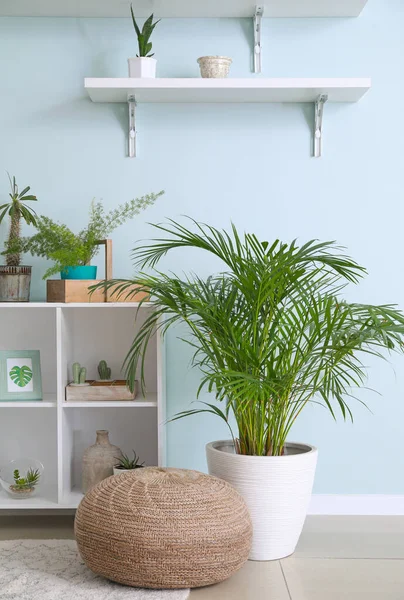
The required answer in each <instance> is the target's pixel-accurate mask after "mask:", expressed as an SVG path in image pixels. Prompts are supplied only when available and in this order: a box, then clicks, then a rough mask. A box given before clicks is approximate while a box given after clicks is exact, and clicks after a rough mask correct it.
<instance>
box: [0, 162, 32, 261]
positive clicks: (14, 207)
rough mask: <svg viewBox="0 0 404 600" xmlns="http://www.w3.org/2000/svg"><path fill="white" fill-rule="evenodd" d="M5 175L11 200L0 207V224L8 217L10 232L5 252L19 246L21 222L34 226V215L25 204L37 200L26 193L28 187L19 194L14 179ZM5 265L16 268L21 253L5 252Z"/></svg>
mask: <svg viewBox="0 0 404 600" xmlns="http://www.w3.org/2000/svg"><path fill="white" fill-rule="evenodd" d="M7 175H8V179H9V181H10V187H11V193H10V194H9V196H10V199H11V200H10V202H6V203H5V204H2V205H1V206H0V223H2V221H3V219H4V218H5V216H6V215H8V216H9V217H10V230H9V234H8V239H7V241H6V243H5V248H6V251H7V250H8V249H9V248H13V247H15V246H16V245H17V246H18V244H19V240H20V235H21V220H23V221H25V223H27V225H36V213H35V211H34V209H33V208H31V207H30V206H29V205H27V204H26V202H36V200H37V197H36V196H33V195H32V194H29V193H28V192H29V191H30V189H31V188H30V187H29V186H27V187H25V188H24V189H23V190H22V191H21V192H20V190H19V189H18V185H17V182H16V180H15V177H13V178H12V179H11V177H10V175H9V174H8V173H7ZM3 254H4V253H3ZM6 263H7V266H8V267H18V266H19V265H20V264H21V253H20V252H18V251H16V252H7V254H6Z"/></svg>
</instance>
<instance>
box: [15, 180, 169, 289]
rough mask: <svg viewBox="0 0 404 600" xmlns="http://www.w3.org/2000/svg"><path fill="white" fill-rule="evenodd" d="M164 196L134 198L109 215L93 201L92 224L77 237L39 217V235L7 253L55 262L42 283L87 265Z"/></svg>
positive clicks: (16, 243) (16, 242) (18, 243)
mask: <svg viewBox="0 0 404 600" xmlns="http://www.w3.org/2000/svg"><path fill="white" fill-rule="evenodd" d="M163 193H164V192H163V191H161V192H159V193H158V194H148V195H146V196H143V197H141V198H135V199H134V200H130V201H129V202H125V203H124V204H121V205H119V206H117V208H114V209H113V210H111V211H109V212H107V213H106V212H105V209H104V207H103V205H102V203H101V202H95V201H93V202H92V203H91V206H90V215H89V216H90V218H89V224H88V226H87V227H86V228H84V229H82V230H81V231H79V233H77V234H76V233H73V231H71V229H69V227H67V225H62V224H61V223H57V222H56V221H53V220H52V219H50V218H49V217H45V216H39V217H37V218H36V222H35V226H36V228H37V233H36V234H35V235H33V236H32V237H25V238H20V239H18V240H14V243H13V244H10V245H9V247H8V249H7V250H6V251H5V253H6V254H7V253H13V252H16V251H18V252H28V253H30V254H32V255H33V256H40V257H43V258H47V259H48V260H52V261H53V262H54V265H53V266H52V267H50V268H49V269H48V270H47V271H46V273H45V274H44V276H43V279H48V278H49V277H51V276H52V275H55V274H56V273H59V272H64V271H66V269H67V267H73V266H79V265H87V264H89V263H90V261H91V259H92V258H93V257H94V256H95V255H96V254H97V253H98V252H99V249H100V248H99V245H98V244H99V241H100V240H101V239H103V238H106V237H108V236H109V235H110V234H111V233H112V231H114V230H115V229H116V228H117V227H119V226H120V225H122V224H123V223H125V222H126V221H128V220H129V219H133V218H134V217H135V216H136V215H138V214H139V213H140V212H141V211H142V210H145V209H146V208H148V207H149V206H151V205H152V204H154V202H155V201H156V200H157V198H158V197H159V196H161V195H162V194H163Z"/></svg>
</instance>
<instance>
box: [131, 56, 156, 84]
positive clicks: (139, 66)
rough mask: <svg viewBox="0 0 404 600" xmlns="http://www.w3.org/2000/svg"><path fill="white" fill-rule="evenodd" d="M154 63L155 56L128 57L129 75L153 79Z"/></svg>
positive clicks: (154, 74) (154, 75) (154, 72)
mask: <svg viewBox="0 0 404 600" xmlns="http://www.w3.org/2000/svg"><path fill="white" fill-rule="evenodd" d="M156 64H157V60H156V59H155V58H148V57H147V56H136V57H135V58H128V68H129V77H143V78H146V79H153V78H154V77H156Z"/></svg>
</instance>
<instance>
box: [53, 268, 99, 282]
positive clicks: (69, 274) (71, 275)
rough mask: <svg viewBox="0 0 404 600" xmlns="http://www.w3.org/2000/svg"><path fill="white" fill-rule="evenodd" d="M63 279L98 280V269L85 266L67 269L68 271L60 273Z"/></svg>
mask: <svg viewBox="0 0 404 600" xmlns="http://www.w3.org/2000/svg"><path fill="white" fill-rule="evenodd" d="M60 277H61V279H97V267H93V266H92V265H83V266H78V267H67V269H66V271H62V272H61V273H60Z"/></svg>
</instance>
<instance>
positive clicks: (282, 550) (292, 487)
mask: <svg viewBox="0 0 404 600" xmlns="http://www.w3.org/2000/svg"><path fill="white" fill-rule="evenodd" d="M317 454H318V452H317V449H316V448H314V447H313V446H309V445H308V444H293V443H287V444H286V454H285V455H284V456H244V455H241V454H235V452H234V445H233V442H232V441H231V440H224V441H219V442H212V443H210V444H208V445H207V446H206V455H207V459H208V468H209V473H210V474H211V475H214V476H215V477H219V478H220V479H224V480H225V481H227V482H228V483H230V484H231V485H232V486H233V487H234V488H236V490H237V491H238V492H239V494H241V496H242V497H243V498H244V500H245V501H246V504H247V506H248V508H249V511H250V515H251V520H252V524H253V543H252V548H251V553H250V556H249V558H250V560H278V559H280V558H284V557H285V556H289V555H290V554H293V552H294V551H295V548H296V544H297V542H298V540H299V537H300V534H301V532H302V529H303V525H304V521H305V518H306V514H307V510H308V507H309V503H310V497H311V491H312V488H313V481H314V474H315V471H316V464H317Z"/></svg>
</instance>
